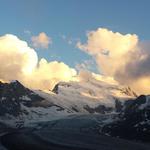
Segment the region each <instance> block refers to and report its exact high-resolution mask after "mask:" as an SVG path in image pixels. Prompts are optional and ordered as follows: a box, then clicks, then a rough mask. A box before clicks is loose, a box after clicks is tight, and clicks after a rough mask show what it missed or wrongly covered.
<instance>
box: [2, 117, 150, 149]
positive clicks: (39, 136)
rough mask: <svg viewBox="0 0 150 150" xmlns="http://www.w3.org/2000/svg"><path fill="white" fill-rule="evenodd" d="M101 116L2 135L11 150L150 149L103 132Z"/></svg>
mask: <svg viewBox="0 0 150 150" xmlns="http://www.w3.org/2000/svg"><path fill="white" fill-rule="evenodd" d="M99 119H100V118H99V117H98V116H95V117H91V116H84V115H81V116H71V117H69V118H66V119H60V120H57V121H50V122H44V123H42V122H41V123H39V124H38V125H37V126H36V127H34V128H28V129H22V130H19V131H15V132H11V133H8V134H6V135H4V136H2V137H1V142H2V144H3V145H4V146H5V147H6V148H7V149H8V150H150V145H149V144H144V143H138V142H135V141H128V140H124V139H119V138H113V137H110V136H106V135H102V134H100V128H101V127H100V126H99V121H100V120H99Z"/></svg>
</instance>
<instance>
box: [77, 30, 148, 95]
mask: <svg viewBox="0 0 150 150" xmlns="http://www.w3.org/2000/svg"><path fill="white" fill-rule="evenodd" d="M87 38H88V39H87V43H85V44H82V43H81V42H78V43H77V47H78V48H79V49H81V50H83V51H85V52H86V53H88V54H89V55H91V56H92V57H94V58H95V60H96V62H97V66H98V69H99V70H100V71H101V72H102V73H103V74H104V75H106V76H111V77H113V78H114V79H116V80H117V81H119V82H120V83H121V84H127V85H130V86H131V87H133V88H134V89H135V90H136V91H138V92H139V93H149V91H150V87H149V85H148V84H149V83H150V67H149V66H150V61H149V60H150V51H149V50H147V49H149V48H150V45H149V46H147V45H146V44H145V43H144V44H140V43H141V42H139V39H138V36H137V35H135V34H126V35H124V34H121V33H118V32H112V31H110V30H108V29H105V28H99V29H97V30H96V31H90V32H89V33H88V34H87Z"/></svg>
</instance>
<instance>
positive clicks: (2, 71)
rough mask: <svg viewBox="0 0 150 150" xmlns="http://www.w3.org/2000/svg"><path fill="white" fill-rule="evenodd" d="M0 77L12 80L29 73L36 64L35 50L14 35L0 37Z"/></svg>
mask: <svg viewBox="0 0 150 150" xmlns="http://www.w3.org/2000/svg"><path fill="white" fill-rule="evenodd" d="M0 61H1V65H0V78H2V79H4V80H12V79H15V78H16V79H18V78H21V76H22V75H23V74H30V73H31V72H32V70H33V69H34V68H35V66H36V65H37V61H38V58H37V54H36V52H35V51H34V50H33V49H32V48H30V47H28V45H27V43H26V42H24V41H21V40H20V39H18V38H17V37H16V36H14V35H10V34H6V35H4V36H2V37H0Z"/></svg>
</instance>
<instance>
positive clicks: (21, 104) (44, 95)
mask: <svg viewBox="0 0 150 150" xmlns="http://www.w3.org/2000/svg"><path fill="white" fill-rule="evenodd" d="M124 91H126V92H124ZM128 91H129V90H128ZM128 91H127V90H126V89H125V88H122V87H119V86H118V85H115V84H108V83H105V82H102V81H97V80H90V81H89V82H66V83H65V82H60V83H58V84H57V85H56V86H55V87H54V89H53V90H52V91H45V92H44V91H40V90H31V89H28V88H26V87H24V86H23V85H22V84H21V83H20V82H19V81H12V82H10V83H2V82H0V110H1V111H0V120H1V121H2V122H6V123H8V124H12V125H15V123H16V124H18V122H21V123H23V124H24V125H27V124H30V123H32V122H38V121H49V120H53V119H57V118H61V117H64V116H67V115H70V114H78V113H85V114H94V113H99V114H107V113H111V112H114V111H116V110H118V107H119V105H118V104H119V103H123V102H124V101H125V100H128V99H133V98H134V97H135V95H134V93H133V92H131V90H130V92H128ZM120 105H121V104H120Z"/></svg>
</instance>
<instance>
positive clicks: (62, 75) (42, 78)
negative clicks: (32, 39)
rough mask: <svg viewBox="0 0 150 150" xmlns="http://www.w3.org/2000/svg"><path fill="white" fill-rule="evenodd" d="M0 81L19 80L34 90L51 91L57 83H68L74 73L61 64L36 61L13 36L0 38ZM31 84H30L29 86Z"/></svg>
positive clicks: (24, 45) (43, 60)
mask: <svg viewBox="0 0 150 150" xmlns="http://www.w3.org/2000/svg"><path fill="white" fill-rule="evenodd" d="M0 60H1V65H0V80H3V81H10V80H16V79H17V80H19V81H21V82H22V83H23V84H24V85H26V86H28V87H30V88H35V89H43V90H45V89H51V88H52V87H53V86H54V84H55V83H57V82H59V81H69V80H71V79H72V78H73V76H75V75H76V71H75V70H74V69H72V68H70V67H69V66H68V65H66V64H64V63H62V62H57V61H53V62H48V61H47V60H45V59H44V58H42V59H41V60H39V61H38V56H37V53H36V52H35V50H34V49H32V48H30V47H29V46H28V44H27V43H26V42H25V41H22V40H20V39H19V38H17V37H16V36H15V35H11V34H7V35H4V36H1V37H0ZM31 83H32V84H31Z"/></svg>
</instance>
